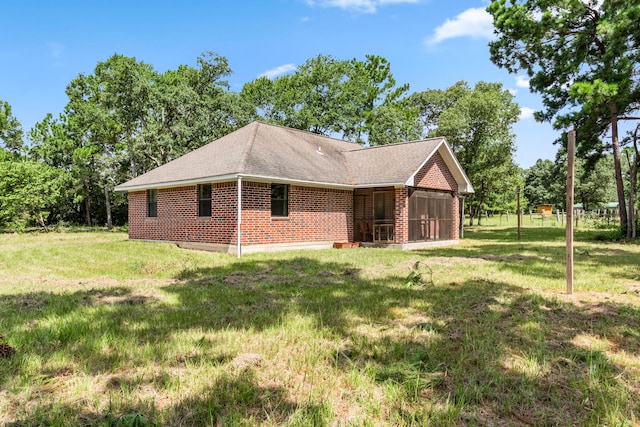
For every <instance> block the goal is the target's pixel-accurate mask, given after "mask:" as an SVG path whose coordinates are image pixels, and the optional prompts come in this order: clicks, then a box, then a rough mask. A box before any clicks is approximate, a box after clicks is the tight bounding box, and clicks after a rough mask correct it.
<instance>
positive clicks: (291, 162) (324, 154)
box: [116, 122, 470, 191]
mask: <svg viewBox="0 0 640 427" xmlns="http://www.w3.org/2000/svg"><path fill="white" fill-rule="evenodd" d="M443 144H444V146H445V148H446V150H445V151H447V150H448V146H447V145H446V142H445V141H444V139H443V138H432V139H427V140H423V141H413V142H408V143H402V144H392V145H384V146H379V147H370V148H364V147H362V146H360V145H358V144H355V143H351V142H346V141H343V140H339V139H334V138H329V137H325V136H321V135H317V134H314V133H310V132H305V131H300V130H296V129H290V128H286V127H282V126H276V125H270V124H266V123H262V122H253V123H251V124H249V125H247V126H245V127H243V128H241V129H238V130H236V131H235V132H232V133H230V134H228V135H226V136H223V137H222V138H219V139H217V140H215V141H213V142H211V143H209V144H207V145H205V146H203V147H201V148H199V149H197V150H194V151H192V152H190V153H188V154H186V155H184V156H182V157H180V158H178V159H175V160H173V161H171V162H169V163H167V164H165V165H162V166H160V167H158V168H156V169H153V170H151V171H149V172H147V173H145V174H143V175H140V176H138V177H136V178H134V179H132V180H130V181H127V182H125V183H123V184H120V185H119V186H117V187H116V190H119V191H131V190H142V189H147V188H158V187H173V186H178V185H186V184H192V183H197V182H215V181H225V180H231V179H236V178H237V177H238V176H244V177H250V178H254V179H265V180H273V181H290V182H301V183H305V182H306V183H310V184H313V183H315V184H320V185H328V186H338V187H340V186H344V187H354V186H361V185H375V184H385V185H390V184H403V183H405V182H407V180H408V179H410V178H411V177H412V176H413V175H414V174H415V173H416V172H417V170H418V169H419V168H420V166H421V165H422V164H424V162H425V161H426V160H428V158H429V157H430V156H431V155H432V154H433V153H434V152H435V151H436V150H438V149H440V150H441V149H442V146H443ZM448 152H450V150H449V151H448ZM456 165H457V168H459V165H458V164H457V161H455V158H454V167H455V166H456ZM456 172H458V174H457V175H458V176H460V177H462V180H463V181H464V184H468V187H469V188H470V183H469V182H468V179H467V178H466V176H464V172H462V169H460V170H459V171H456ZM454 176H456V173H454ZM460 183H461V182H459V184H460Z"/></svg>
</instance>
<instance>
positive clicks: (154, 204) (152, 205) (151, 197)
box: [147, 189, 158, 217]
mask: <svg viewBox="0 0 640 427" xmlns="http://www.w3.org/2000/svg"><path fill="white" fill-rule="evenodd" d="M147 216H148V217H157V216H158V190H155V189H154V190H147Z"/></svg>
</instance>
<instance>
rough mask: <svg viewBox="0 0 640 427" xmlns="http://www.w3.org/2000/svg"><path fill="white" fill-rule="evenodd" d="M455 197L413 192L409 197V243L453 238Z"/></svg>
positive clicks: (447, 194) (435, 192) (428, 192)
mask: <svg viewBox="0 0 640 427" xmlns="http://www.w3.org/2000/svg"><path fill="white" fill-rule="evenodd" d="M453 219H454V217H453V195H452V194H450V193H442V192H437V191H425V190H415V189H414V190H413V191H411V195H410V196H409V241H410V242H422V241H427V240H449V239H452V238H453V224H454V222H453Z"/></svg>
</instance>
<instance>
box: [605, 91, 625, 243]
mask: <svg viewBox="0 0 640 427" xmlns="http://www.w3.org/2000/svg"><path fill="white" fill-rule="evenodd" d="M609 111H610V112H611V148H612V151H613V166H614V167H615V173H616V189H617V193H618V210H619V211H620V230H621V231H622V235H625V234H626V232H627V229H628V228H629V222H628V216H627V207H626V202H625V198H624V181H623V180H622V167H621V161H620V141H619V140H618V106H617V105H616V103H615V102H614V101H610V102H609Z"/></svg>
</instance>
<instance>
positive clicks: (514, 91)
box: [509, 89, 518, 96]
mask: <svg viewBox="0 0 640 427" xmlns="http://www.w3.org/2000/svg"><path fill="white" fill-rule="evenodd" d="M509 93H510V94H511V95H513V96H516V95H517V94H518V89H509Z"/></svg>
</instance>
